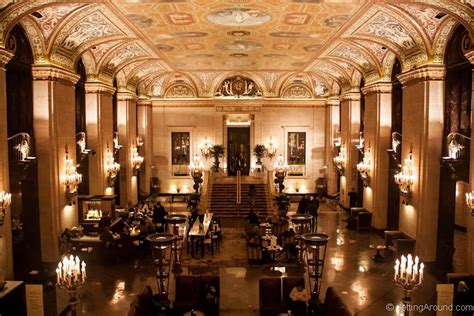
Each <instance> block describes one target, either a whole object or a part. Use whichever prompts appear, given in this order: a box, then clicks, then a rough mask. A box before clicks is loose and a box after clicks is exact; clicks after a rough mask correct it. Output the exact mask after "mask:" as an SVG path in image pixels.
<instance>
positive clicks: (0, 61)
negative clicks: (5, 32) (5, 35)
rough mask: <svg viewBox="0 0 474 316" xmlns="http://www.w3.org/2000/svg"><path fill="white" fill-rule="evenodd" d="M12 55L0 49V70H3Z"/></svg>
mask: <svg viewBox="0 0 474 316" xmlns="http://www.w3.org/2000/svg"><path fill="white" fill-rule="evenodd" d="M14 55H15V54H13V53H12V52H10V51H8V50H6V49H1V48H0V68H5V66H6V65H7V64H8V62H9V61H10V60H11V59H12V58H13V56H14Z"/></svg>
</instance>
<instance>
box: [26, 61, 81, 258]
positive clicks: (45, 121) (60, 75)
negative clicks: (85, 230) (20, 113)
mask: <svg viewBox="0 0 474 316" xmlns="http://www.w3.org/2000/svg"><path fill="white" fill-rule="evenodd" d="M78 79H79V76H78V75H76V74H74V73H72V72H68V71H65V70H63V69H60V68H56V67H54V66H49V65H33V116H34V118H33V128H34V137H35V143H36V156H37V158H38V160H37V161H38V195H39V211H40V227H41V232H40V233H41V258H42V261H44V262H55V261H57V260H58V257H59V255H60V253H59V236H60V235H61V233H62V231H63V230H64V229H65V228H67V227H72V226H75V225H77V223H78V217H77V216H78V215H77V204H73V205H72V206H68V205H67V200H66V187H65V185H64V184H63V177H64V174H65V167H66V159H65V158H66V149H65V147H66V146H68V150H69V158H70V159H72V160H73V161H74V162H75V160H76V128H75V95H74V85H75V83H76V82H77V80H78Z"/></svg>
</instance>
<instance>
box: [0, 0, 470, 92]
mask: <svg viewBox="0 0 474 316" xmlns="http://www.w3.org/2000/svg"><path fill="white" fill-rule="evenodd" d="M473 17H474V11H473V8H472V7H471V6H470V5H468V4H463V3H462V2H461V1H454V0H418V1H416V0H415V1H400V2H393V1H388V0H387V1H375V0H337V1H335V0H257V1H248V0H224V1H222V0H117V1H104V2H84V1H82V2H79V1H78V2H75V1H63V2H58V1H53V0H37V1H16V2H13V1H0V47H5V46H7V45H6V41H7V35H8V32H9V30H10V29H11V28H12V27H13V26H14V25H15V24H16V23H20V24H21V25H22V26H23V28H24V29H25V32H26V33H27V35H28V37H29V38H30V39H31V45H32V49H33V55H34V58H35V62H36V63H39V64H41V63H52V64H56V65H57V66H59V67H62V68H65V69H74V65H75V63H76V62H77V60H78V59H79V58H82V59H83V61H84V64H85V65H86V70H87V75H88V79H89V80H96V81H103V82H104V83H109V84H110V83H111V82H112V80H113V78H114V77H117V78H119V79H120V80H118V81H119V83H120V84H121V85H123V86H124V88H129V89H131V90H134V89H137V88H138V90H139V92H140V93H141V94H147V95H149V96H152V97H158V98H167V97H168V98H196V97H204V98H210V97H222V96H225V97H232V96H233V95H238V96H240V97H241V96H242V95H241V94H240V93H237V94H235V93H233V91H230V90H229V91H230V92H232V93H230V94H228V93H227V92H226V90H225V87H224V86H222V84H223V83H224V82H227V81H226V80H230V79H231V78H234V79H235V78H237V77H240V78H246V79H245V80H248V83H253V84H254V86H252V88H254V87H258V91H257V90H255V91H254V90H253V89H250V90H249V86H248V85H247V86H246V87H247V89H248V90H249V91H252V92H251V94H252V95H254V94H255V95H258V96H260V95H261V96H262V97H263V98H296V99H309V98H320V97H327V96H330V95H332V94H337V93H340V92H341V91H344V90H349V89H350V88H351V86H354V85H358V84H359V83H360V79H361V78H362V77H364V79H365V82H366V84H367V83H370V82H373V81H377V80H384V79H387V78H390V73H391V66H392V64H393V63H394V61H395V58H398V59H399V60H400V61H401V64H402V67H403V70H408V69H412V68H413V67H416V66H420V65H423V64H426V63H428V62H434V63H436V62H442V60H443V53H444V47H445V45H446V43H447V37H448V36H449V34H450V31H451V30H452V29H453V28H454V27H456V26H457V25H458V24H460V23H461V24H463V26H464V27H465V28H466V29H467V30H468V31H469V33H470V34H471V36H472V30H473V24H474V18H473ZM229 82H230V81H229ZM244 86H245V85H244ZM229 87H230V85H229ZM219 89H220V90H219ZM249 91H247V92H249ZM257 92H258V93H257ZM243 93H245V89H244V91H243ZM249 93H250V92H249Z"/></svg>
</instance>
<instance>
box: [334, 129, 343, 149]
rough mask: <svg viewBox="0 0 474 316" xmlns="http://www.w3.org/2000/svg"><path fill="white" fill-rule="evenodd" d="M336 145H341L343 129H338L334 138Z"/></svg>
mask: <svg viewBox="0 0 474 316" xmlns="http://www.w3.org/2000/svg"><path fill="white" fill-rule="evenodd" d="M333 144H334V147H341V144H342V141H341V131H337V133H336V136H335V137H334V139H333Z"/></svg>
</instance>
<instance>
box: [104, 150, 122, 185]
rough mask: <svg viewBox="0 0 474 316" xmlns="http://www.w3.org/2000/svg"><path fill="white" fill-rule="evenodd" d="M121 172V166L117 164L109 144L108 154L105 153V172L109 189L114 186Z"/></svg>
mask: <svg viewBox="0 0 474 316" xmlns="http://www.w3.org/2000/svg"><path fill="white" fill-rule="evenodd" d="M119 171H120V164H119V163H116V162H115V158H114V153H113V152H112V151H111V150H110V148H109V144H107V152H106V153H105V172H106V173H107V180H108V183H109V187H111V186H112V185H113V184H114V182H115V179H116V178H117V174H118V173H119Z"/></svg>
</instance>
